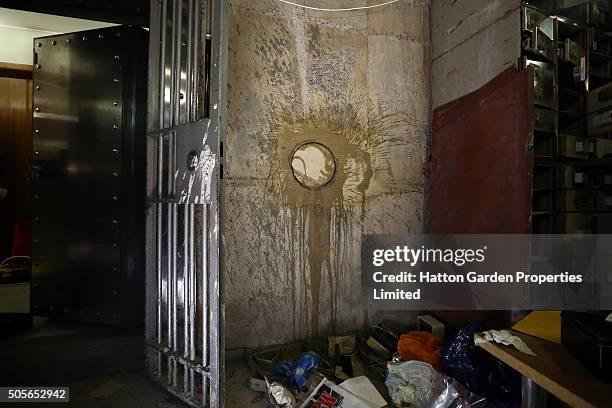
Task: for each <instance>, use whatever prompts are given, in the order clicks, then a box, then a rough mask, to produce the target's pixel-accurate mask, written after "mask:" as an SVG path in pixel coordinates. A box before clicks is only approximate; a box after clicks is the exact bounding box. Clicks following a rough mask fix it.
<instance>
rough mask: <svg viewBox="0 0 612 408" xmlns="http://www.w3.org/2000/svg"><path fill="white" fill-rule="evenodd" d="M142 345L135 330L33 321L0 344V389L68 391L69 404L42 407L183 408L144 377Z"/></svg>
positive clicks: (22, 407) (24, 405)
mask: <svg viewBox="0 0 612 408" xmlns="http://www.w3.org/2000/svg"><path fill="white" fill-rule="evenodd" d="M143 344H144V341H143V333H142V330H141V329H136V330H132V329H130V330H119V329H114V328H107V327H99V326H89V325H81V324H74V323H64V322H56V321H49V320H47V319H41V318H35V321H34V327H33V328H32V329H31V330H28V331H25V332H22V333H20V334H17V335H15V336H12V337H8V338H5V339H3V340H1V341H0V362H1V363H0V385H2V386H36V385H47V386H68V387H70V403H68V404H66V403H61V404H45V406H58V407H78V408H106V407H108V408H128V407H129V408H133V407H135V408H140V407H142V408H183V407H186V405H184V404H183V403H181V402H180V401H179V400H177V399H175V398H174V397H172V396H171V395H169V394H168V393H166V392H165V391H164V390H162V389H161V388H159V387H157V386H156V385H155V384H153V383H152V382H151V381H149V380H148V379H147V378H146V377H145V376H144V350H143ZM2 406H3V407H4V406H8V405H6V404H2ZM18 406H19V407H20V408H27V407H35V406H40V404H26V403H19V405H18Z"/></svg>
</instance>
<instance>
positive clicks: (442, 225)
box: [428, 68, 533, 234]
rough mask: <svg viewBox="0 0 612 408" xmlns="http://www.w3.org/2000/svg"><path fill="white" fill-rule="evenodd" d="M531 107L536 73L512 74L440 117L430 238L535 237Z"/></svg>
mask: <svg viewBox="0 0 612 408" xmlns="http://www.w3.org/2000/svg"><path fill="white" fill-rule="evenodd" d="M532 101H533V72H532V70H531V69H528V70H525V71H522V72H516V70H514V69H513V68H511V69H508V70H506V71H505V72H503V73H502V74H501V75H499V76H498V77H497V78H495V79H494V80H493V81H491V82H490V83H488V84H487V85H485V86H484V87H482V88H481V89H479V90H478V91H476V92H474V93H473V94H471V95H468V96H466V97H464V98H463V99H460V100H458V101H456V102H452V103H450V104H448V105H446V106H444V107H442V108H439V109H437V110H435V111H434V118H433V135H432V161H431V165H430V170H431V173H432V174H431V190H430V198H429V220H428V224H429V226H428V229H429V232H430V233H455V234H465V233H480V234H486V233H498V234H499V233H515V234H526V233H529V231H530V216H531V184H532V166H533V155H532V153H531V151H530V150H531V146H532V143H533V141H532V134H533V130H532V129H533V103H532ZM449 203H452V205H449Z"/></svg>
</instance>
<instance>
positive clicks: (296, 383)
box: [266, 351, 321, 391]
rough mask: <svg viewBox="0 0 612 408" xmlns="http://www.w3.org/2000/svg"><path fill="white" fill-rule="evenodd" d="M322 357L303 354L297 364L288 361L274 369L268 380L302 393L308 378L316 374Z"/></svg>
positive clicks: (311, 352)
mask: <svg viewBox="0 0 612 408" xmlns="http://www.w3.org/2000/svg"><path fill="white" fill-rule="evenodd" d="M320 363H321V357H320V356H319V355H318V354H317V353H315V352H313V351H307V352H306V353H302V354H301V355H300V356H299V357H298V359H297V360H296V361H295V362H292V361H287V362H284V363H282V364H281V365H279V366H277V367H275V368H274V369H272V370H271V371H270V372H269V373H268V375H266V378H267V379H268V381H270V382H278V383H280V384H282V385H284V386H285V387H287V388H289V389H292V390H297V391H302V390H303V389H304V386H305V385H306V382H307V381H308V378H309V377H310V376H311V375H312V374H313V373H314V372H316V370H317V368H318V367H319V364H320Z"/></svg>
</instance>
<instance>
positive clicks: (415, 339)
mask: <svg viewBox="0 0 612 408" xmlns="http://www.w3.org/2000/svg"><path fill="white" fill-rule="evenodd" d="M441 350H442V341H441V340H440V339H439V338H438V337H436V336H434V335H433V334H431V333H429V332H424V331H411V332H410V333H407V334H402V336H401V337H400V339H399V342H398V343H397V351H398V353H399V355H400V356H401V357H402V358H403V359H404V360H419V361H424V362H426V363H429V364H431V365H432V366H433V367H434V368H435V369H436V370H440V351H441Z"/></svg>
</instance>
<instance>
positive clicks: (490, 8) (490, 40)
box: [431, 0, 521, 109]
mask: <svg viewBox="0 0 612 408" xmlns="http://www.w3.org/2000/svg"><path fill="white" fill-rule="evenodd" d="M520 4H521V1H520V0H469V1H456V0H434V1H433V2H432V7H431V31H432V101H433V107H434V109H435V108H437V107H439V106H441V105H444V104H446V103H448V102H451V101H453V100H455V99H457V98H460V97H462V96H464V95H466V94H468V93H470V92H473V91H475V90H476V89H478V88H480V87H481V86H482V85H484V84H486V83H487V82H489V81H490V80H491V79H493V78H495V77H496V76H497V75H498V74H499V73H501V72H502V71H503V70H505V69H506V68H508V67H510V66H513V65H516V64H517V63H518V60H519V58H520V52H521V22H520V21H521V20H520Z"/></svg>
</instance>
